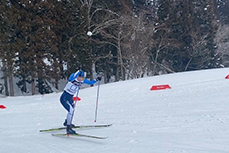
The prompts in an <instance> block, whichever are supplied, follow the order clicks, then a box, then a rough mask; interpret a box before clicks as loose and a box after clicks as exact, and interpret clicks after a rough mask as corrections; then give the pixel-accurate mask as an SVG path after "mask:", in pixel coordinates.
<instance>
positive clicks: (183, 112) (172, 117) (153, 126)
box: [0, 68, 229, 153]
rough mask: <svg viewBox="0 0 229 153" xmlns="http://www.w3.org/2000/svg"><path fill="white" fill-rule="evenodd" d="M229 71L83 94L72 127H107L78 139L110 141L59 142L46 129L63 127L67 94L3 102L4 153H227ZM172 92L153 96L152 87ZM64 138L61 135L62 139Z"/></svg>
mask: <svg viewBox="0 0 229 153" xmlns="http://www.w3.org/2000/svg"><path fill="white" fill-rule="evenodd" d="M228 74H229V69H228V68H223V69H214V70H204V71H194V72H186V73H177V74H170V75H162V76H155V77H148V78H143V79H137V80H131V81H123V82H118V83H111V84H106V85H101V86H100V96H99V107H98V118H97V122H96V123H94V117H95V104H96V92H97V86H95V87H92V88H87V89H82V90H80V94H79V96H80V98H81V99H82V100H81V101H79V102H77V107H76V110H75V114H74V119H73V123H74V124H77V125H94V124H109V123H113V126H111V127H108V128H100V129H81V130H77V132H78V133H83V134H90V135H97V136H108V139H105V140H97V139H90V138H79V137H74V138H71V137H70V138H67V137H66V138H59V137H53V136H51V133H53V132H51V133H40V132H39V130H40V129H47V128H54V127H61V126H62V123H63V121H64V119H65V117H66V111H65V110H64V109H63V108H62V106H61V105H60V103H59V97H60V94H61V93H55V94H49V95H44V96H43V97H42V96H28V97H9V98H1V99H0V105H5V106H6V107H7V108H6V109H0V133H1V134H0V152H1V153H13V152H14V153H41V152H42V153H76V152H78V153H139V152H142V153H228V152H229V145H228V144H229V90H228V88H229V80H227V79H225V76H227V75H228ZM162 84H169V85H170V86H171V89H167V90H159V91H150V88H151V86H152V85H162ZM64 132H65V131H59V132H58V133H64Z"/></svg>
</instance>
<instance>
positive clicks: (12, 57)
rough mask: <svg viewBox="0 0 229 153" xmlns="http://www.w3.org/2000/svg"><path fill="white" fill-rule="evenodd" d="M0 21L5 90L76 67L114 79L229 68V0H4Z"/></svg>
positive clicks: (44, 87) (56, 80) (45, 83)
mask: <svg viewBox="0 0 229 153" xmlns="http://www.w3.org/2000/svg"><path fill="white" fill-rule="evenodd" d="M0 27H1V29H0V69H1V73H0V94H1V93H2V94H4V95H6V96H14V95H15V87H17V88H19V89H20V91H21V92H22V93H30V94H32V95H34V94H38V93H40V94H45V93H51V92H53V90H52V88H51V87H50V85H52V86H54V87H55V88H56V89H59V88H60V87H59V85H60V81H61V80H66V79H67V78H68V77H69V75H70V74H71V73H73V72H76V71H77V69H79V68H82V69H84V70H85V71H86V72H87V74H88V77H89V78H91V79H92V78H93V77H94V76H93V75H94V74H96V73H97V74H98V73H100V75H103V82H104V83H109V82H114V81H120V80H129V79H135V78H140V77H145V76H154V75H160V74H167V73H176V72H183V71H192V70H201V69H210V68H220V67H229V49H228V48H229V0H192V1H189V0H1V1H0ZM28 85H29V86H30V87H29V88H30V89H29V88H28ZM60 90H62V89H60Z"/></svg>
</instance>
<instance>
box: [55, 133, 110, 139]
mask: <svg viewBox="0 0 229 153" xmlns="http://www.w3.org/2000/svg"><path fill="white" fill-rule="evenodd" d="M52 136H59V137H62V136H67V137H70V136H76V137H86V138H94V139H106V138H107V137H99V136H93V135H86V134H79V133H76V134H52Z"/></svg>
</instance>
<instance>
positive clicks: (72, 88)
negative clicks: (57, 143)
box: [60, 71, 97, 125]
mask: <svg viewBox="0 0 229 153" xmlns="http://www.w3.org/2000/svg"><path fill="white" fill-rule="evenodd" d="M79 73H80V72H79V71H77V72H76V73H72V74H71V75H70V77H69V79H68V83H67V84H66V86H65V88H64V92H63V93H62V95H61V97H60V102H61V104H62V105H63V107H64V108H65V109H66V110H67V111H68V114H67V125H70V124H71V122H72V115H73V111H74V101H73V96H74V95H75V94H76V93H77V91H78V89H79V87H80V85H81V84H83V83H85V84H88V85H93V84H95V83H96V82H97V81H96V80H95V79H94V80H91V81H90V80H87V79H84V80H83V81H81V82H80V81H79V80H77V77H78V76H79Z"/></svg>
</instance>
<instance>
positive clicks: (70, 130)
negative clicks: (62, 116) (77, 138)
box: [66, 125, 76, 134]
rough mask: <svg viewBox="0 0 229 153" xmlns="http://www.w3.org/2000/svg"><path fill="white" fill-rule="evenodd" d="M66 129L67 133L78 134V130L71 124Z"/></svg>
mask: <svg viewBox="0 0 229 153" xmlns="http://www.w3.org/2000/svg"><path fill="white" fill-rule="evenodd" d="M66 131H67V134H76V131H74V130H73V129H72V128H71V125H67V128H66Z"/></svg>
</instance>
